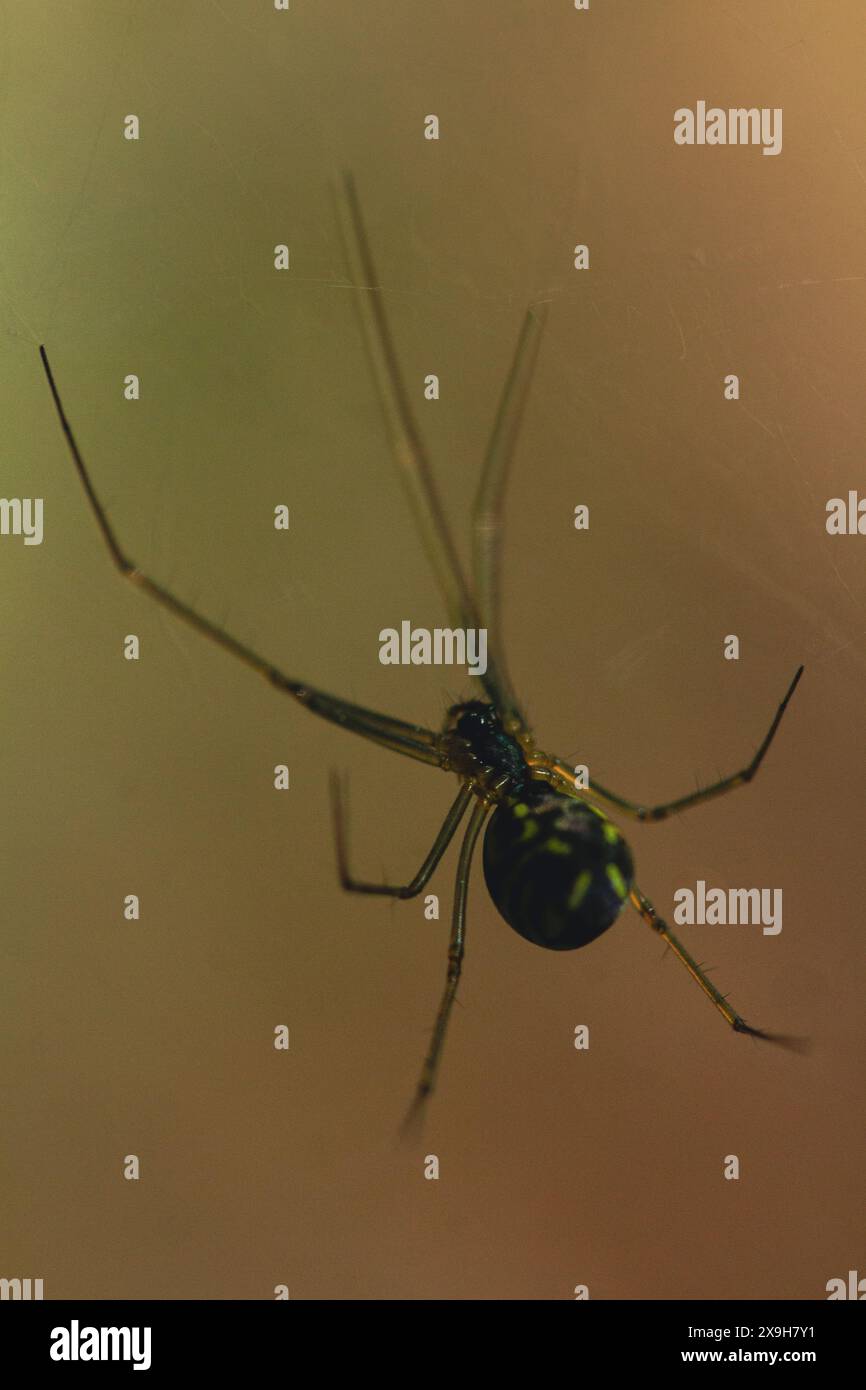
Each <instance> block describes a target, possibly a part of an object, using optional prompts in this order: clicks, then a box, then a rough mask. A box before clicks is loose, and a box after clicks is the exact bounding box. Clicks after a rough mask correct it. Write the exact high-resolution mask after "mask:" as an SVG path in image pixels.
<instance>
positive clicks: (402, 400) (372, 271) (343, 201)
mask: <svg viewBox="0 0 866 1390" xmlns="http://www.w3.org/2000/svg"><path fill="white" fill-rule="evenodd" d="M335 192H336V202H337V213H338V217H339V222H340V231H341V234H342V238H343V246H344V250H345V255H346V261H347V263H348V267H349V275H350V277H351V279H352V281H353V283H354V284H355V286H356V287H357V289H358V290H359V291H360V293H359V294H358V295H357V296H356V300H357V304H358V308H359V312H360V318H361V326H362V329H363V333H364V339H365V342H366V346H367V351H368V353H369V356H370V360H371V362H372V366H373V375H374V377H375V381H376V387H377V390H378V393H379V401H380V403H381V406H382V411H383V414H384V416H385V422H386V426H387V429H388V434H389V436H390V442H391V450H392V453H393V455H394V459H395V461H396V463H397V467H398V469H399V473H400V478H401V480H402V482H403V485H404V487H405V490H406V494H407V497H408V499H409V505H410V507H411V509H412V513H413V516H414V518H415V524H416V525H417V527H418V530H419V533H420V535H421V539H422V541H423V543H424V548H425V549H426V551H427V558H428V560H429V561H430V564H431V566H432V568H433V572H434V574H435V575H436V579H437V581H438V583H439V587H440V590H441V592H442V595H443V597H444V599H445V602H446V605H447V608H448V613H449V616H450V619H451V622H452V623H454V625H455V626H456V627H463V628H480V627H481V626H482V623H481V621H480V619H479V615H478V606H477V604H476V602H475V598H474V596H473V594H472V592H471V590H470V588H469V585H468V583H467V581H466V576H465V574H464V573H463V567H462V565H461V564H460V558H459V556H458V554H457V548H456V546H455V544H454V540H453V538H452V536H451V532H450V530H449V528H448V523H447V521H446V519H445V511H444V509H443V506H442V502H441V500H440V497H439V492H438V490H437V487H436V482H435V479H434V477H433V471H432V468H431V466H430V460H429V458H428V457H427V452H426V450H425V448H424V445H423V444H422V442H421V436H420V433H419V430H418V426H417V423H416V421H415V418H414V416H413V414H412V409H411V407H410V404H409V396H408V393H407V391H406V387H405V385H404V382H403V378H402V377H401V375H400V368H399V366H398V364H397V353H396V351H395V349H394V341H393V339H392V337H391V329H390V326H389V324H388V319H387V316H386V314H385V309H384V305H383V302H382V291H381V287H380V285H379V279H378V276H377V274H376V267H375V265H374V263H373V257H372V254H371V252H370V245H369V242H368V241H367V235H366V232H365V230H364V223H363V220H362V218H361V209H360V205H359V202H358V195H357V193H356V191H355V184H354V181H353V179H352V178H351V176H350V175H349V174H345V175H344V176H343V178H342V180H341V181H340V182H339V183H338V185H337V187H336V190H335ZM509 432H510V431H506V434H508V433H509ZM511 432H513V431H511ZM480 679H481V681H482V684H483V685H484V689H485V691H486V693H487V695H488V697H489V699H490V700H492V702H493V704H494V705H495V706H496V708H497V709H507V708H509V706H510V703H511V702H510V700H509V698H508V697H507V695H506V684H505V679H504V677H503V675H502V673H501V672H499V671H498V670H497V668H496V661H495V657H494V656H492V655H488V661H487V670H486V672H485V674H484V675H483V676H481V677H480Z"/></svg>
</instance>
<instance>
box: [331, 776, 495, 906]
mask: <svg viewBox="0 0 866 1390" xmlns="http://www.w3.org/2000/svg"><path fill="white" fill-rule="evenodd" d="M471 799H472V790H471V788H470V787H468V786H463V787H461V788H460V791H459V792H458V794H457V798H456V800H455V801H454V804H453V806H452V807H451V810H450V811H449V812H448V815H447V816H446V817H445V820H444V821H443V822H442V826H441V829H440V830H439V833H438V835H437V836H436V839H435V840H434V842H433V846H432V848H431V850H430V852H429V854H428V855H427V856H426V858H425V859H424V862H423V864H422V865H421V867H420V869H419V870H418V872H417V873H416V874H415V876H414V877H413V878H411V879H410V880H409V882H408V883H407V884H406V885H405V886H404V887H396V886H393V885H391V884H388V883H363V882H361V880H360V879H356V878H353V877H352V875H351V874H350V873H349V860H348V851H347V844H346V840H347V836H346V814H345V801H346V797H345V795H344V792H343V790H342V788H341V786H340V779H339V777H338V776H337V774H336V773H331V801H332V805H333V810H334V840H335V842H336V847H337V866H338V870H339V874H340V883H341V885H342V887H343V888H345V889H346V891H347V892H349V893H380V894H385V895H387V896H389V897H392V898H414V897H416V896H417V894H418V893H420V892H421V890H422V888H423V887H424V886H425V884H426V883H427V882H428V880H429V879H430V876H431V875H432V873H433V871H434V869H435V868H436V865H437V864H438V863H439V861H440V859H441V858H442V856H443V854H444V853H445V851H446V849H447V848H448V846H449V844H450V843H451V841H452V839H453V838H454V832H455V830H456V829H457V827H458V825H459V824H460V821H461V820H462V818H463V813H464V812H465V810H466V807H467V806H468V805H469V802H470V801H471Z"/></svg>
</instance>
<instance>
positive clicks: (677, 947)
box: [629, 888, 805, 1051]
mask: <svg viewBox="0 0 866 1390" xmlns="http://www.w3.org/2000/svg"><path fill="white" fill-rule="evenodd" d="M629 898H630V900H631V904H632V906H633V907H634V908H635V910H636V911H637V912H638V913H639V914H640V916H641V917H642V918H643V920H644V921H645V922H646V924H647V926H648V927H652V929H653V931H654V932H656V933H657V934H658V935H659V936H660V937H661V938H662V940H663V941H665V942H666V943H667V945H668V946H670V948H671V950H672V951H673V953H674V955H675V956H676V957H677V959H678V960H680V961H682V963H683V965H684V966H685V967H686V970H688V972H689V974H690V975H691V977H692V979H693V980H697V982H698V984H699V985H700V987H701V989H702V990H703V991H704V994H705V995H706V996H707V998H708V999H709V1000H710V1001H711V1002H712V1003H713V1004H714V1005H715V1007H716V1008H717V1009H718V1011H719V1013H720V1014H721V1015H722V1017H723V1018H724V1019H725V1020H726V1021H727V1022H728V1023H729V1024H730V1025H731V1027H732V1028H733V1030H734V1032H735V1033H747V1034H748V1035H749V1036H750V1037H752V1038H762V1039H763V1040H764V1041H765V1042H774V1043H779V1044H780V1045H781V1046H782V1047H789V1048H792V1049H793V1050H795V1051H803V1050H804V1047H805V1042H804V1040H803V1039H802V1038H792V1037H787V1036H781V1035H780V1034H778V1033H765V1032H764V1031H763V1029H762V1028H753V1027H752V1026H751V1024H749V1023H747V1022H746V1020H745V1019H744V1018H742V1017H741V1016H740V1014H738V1013H737V1011H736V1009H733V1008H731V1005H730V1004H729V1003H728V1001H727V999H726V998H725V996H724V995H723V994H722V993H720V991H719V990H717V989H716V987H715V985H714V984H713V982H712V980H710V978H709V976H708V975H707V974H706V973H705V972H704V971H703V970H702V969H701V967H700V966H699V965H698V963H697V961H696V960H695V958H694V956H692V955H690V954H689V952H688V951H687V950H686V948H685V946H683V944H682V942H681V941H678V940H677V938H676V937H675V936H674V934H673V932H672V931H671V929H670V927H669V926H668V924H667V922H666V921H665V920H664V918H663V917H660V916H659V915H658V913H657V912H656V910H655V908H654V907H653V905H652V903H651V902H650V900H649V898H647V897H645V896H644V894H643V893H642V892H641V891H640V889H639V888H632V890H631V892H630V893H629Z"/></svg>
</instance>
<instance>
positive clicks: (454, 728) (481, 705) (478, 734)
mask: <svg viewBox="0 0 866 1390" xmlns="http://www.w3.org/2000/svg"><path fill="white" fill-rule="evenodd" d="M445 736H446V747H447V748H448V750H449V755H450V762H451V765H452V767H453V768H454V770H455V771H457V772H459V773H460V775H461V776H462V777H468V778H472V779H473V780H474V781H475V782H476V783H477V784H478V785H479V786H481V787H483V788H484V789H485V790H487V791H488V792H494V791H495V789H497V788H503V789H505V788H507V789H508V791H509V792H515V793H519V792H522V791H523V790H524V789H525V787H526V785H527V783H528V782H529V779H530V776H531V768H530V766H529V764H528V763H527V761H526V755H525V753H524V750H523V748H522V747H521V746H520V744H519V743H518V741H517V739H516V738H513V737H512V735H511V734H509V733H506V731H505V729H504V727H503V724H502V720H501V719H500V717H499V715H498V714H497V712H496V709H495V707H494V706H493V705H492V704H490V703H489V701H487V700H467V701H465V702H464V703H463V704H458V705H452V706H451V708H450V709H449V711H448V716H447V718H446V721H445Z"/></svg>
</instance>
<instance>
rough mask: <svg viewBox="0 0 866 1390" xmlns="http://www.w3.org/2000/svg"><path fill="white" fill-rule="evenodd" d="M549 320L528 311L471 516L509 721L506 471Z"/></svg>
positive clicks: (478, 588)
mask: <svg viewBox="0 0 866 1390" xmlns="http://www.w3.org/2000/svg"><path fill="white" fill-rule="evenodd" d="M546 318H547V305H546V304H537V305H534V306H533V307H532V308H530V309H528V310H527V313H526V317H525V318H524V320H523V327H522V328H521V330H520V337H519V339H518V342H517V348H516V349H515V353H514V360H513V361H512V364H511V369H510V371H509V373H508V377H507V380H506V382H505V386H504V388H503V391H502V397H501V400H500V402H499V409H498V410H497V412H496V419H495V421H494V424H493V432H492V434H491V436H490V443H489V444H488V446H487V453H486V455H485V458H484V467H483V469H482V472H481V479H480V482H479V485H478V492H477V494H476V497H475V506H474V508H473V514H472V534H473V549H472V572H473V578H474V581H475V592H476V594H477V597H478V610H479V614H480V618H481V622H482V623H483V625H484V626H485V627H486V628H487V629H488V631H489V632H490V633H492V634H493V635H494V638H495V639H497V640H494V641H492V642H491V645H492V647H493V650H494V652H495V653H496V665H497V668H498V671H499V679H500V682H501V685H502V687H503V691H502V693H503V698H504V701H505V703H504V705H503V706H502V707H501V708H500V710H499V713H500V714H501V715H503V716H504V717H505V718H506V719H508V718H509V717H510V718H511V719H513V720H515V721H516V722H517V723H518V724H522V725H524V726H525V723H526V721H525V719H524V718H523V716H522V714H521V712H520V710H519V708H518V705H517V701H516V699H515V697H514V692H513V690H512V687H511V681H510V679H509V676H508V671H507V667H506V663H505V657H504V654H503V652H502V650H501V643H500V642H499V640H498V634H499V633H500V632H501V628H500V623H499V591H500V567H501V561H502V514H503V507H504V501H505V487H506V483H507V480H508V470H509V467H510V464H511V459H512V455H513V453H514V445H515V442H516V439H517V432H518V430H519V429H520V422H521V420H522V419H523V411H524V408H525V405H526V397H527V394H528V392H529V387H530V383H531V381H532V373H533V370H534V368H535V360H536V358H537V356H538V347H539V344H540V341H541V333H542V330H543V328H544V324H545V320H546Z"/></svg>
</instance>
